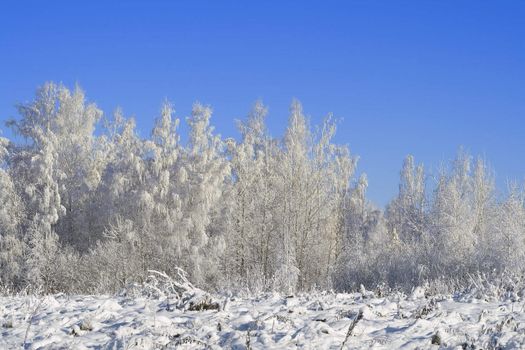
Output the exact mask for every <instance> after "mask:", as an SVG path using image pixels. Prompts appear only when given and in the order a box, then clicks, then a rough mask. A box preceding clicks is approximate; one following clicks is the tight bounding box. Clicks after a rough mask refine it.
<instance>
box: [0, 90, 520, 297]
mask: <svg viewBox="0 0 525 350" xmlns="http://www.w3.org/2000/svg"><path fill="white" fill-rule="evenodd" d="M247 114H248V116H247V117H246V119H245V120H242V121H239V122H238V130H239V132H240V137H239V138H238V139H234V138H222V137H221V136H220V135H218V134H216V133H215V132H214V128H213V126H212V118H211V117H212V110H211V108H210V107H208V106H205V105H201V104H198V103H196V104H195V105H194V106H193V109H192V112H191V115H190V116H189V117H187V118H186V120H185V122H186V123H187V125H188V130H189V132H188V135H185V136H184V137H181V135H180V133H179V130H178V128H179V119H177V118H176V115H175V112H174V109H173V107H172V105H171V104H170V103H169V102H165V103H163V104H162V106H161V108H160V111H159V115H158V118H157V119H156V121H155V124H154V127H153V130H151V134H150V137H148V138H142V137H139V135H138V132H137V130H136V128H135V123H134V120H133V119H132V118H127V117H126V116H125V115H124V114H123V112H122V111H121V110H117V111H116V112H115V113H114V114H113V115H112V116H107V115H106V114H103V113H102V111H101V110H100V109H99V108H98V107H97V106H96V105H95V104H94V103H91V102H88V101H87V99H86V97H85V94H84V92H83V91H82V90H81V89H80V88H79V87H76V88H74V89H68V88H67V87H65V86H63V85H60V84H53V83H48V84H45V85H44V86H42V87H41V88H39V89H38V90H37V92H36V96H35V98H34V100H33V101H32V102H29V103H23V104H20V105H18V116H17V117H16V118H15V119H13V120H10V121H8V122H7V124H6V127H7V128H9V129H10V130H11V131H12V132H11V133H12V135H14V136H13V137H12V138H11V140H9V139H7V138H5V137H1V138H0V284H1V285H3V286H4V288H9V289H10V290H14V291H16V290H21V289H23V288H27V287H37V286H38V287H39V288H42V290H43V291H45V292H46V293H55V292H66V293H84V294H85V293H112V292H115V291H118V290H119V289H121V288H123V287H124V286H126V285H128V284H130V283H141V282H142V281H144V279H145V278H146V276H147V274H148V270H152V269H153V270H157V271H163V272H165V273H166V274H167V275H173V274H176V273H177V271H178V268H182V269H184V270H185V271H186V272H187V273H188V276H189V277H188V278H189V280H191V281H192V282H193V283H194V284H195V285H197V286H199V287H200V288H202V289H205V290H209V291H217V290H234V289H236V290H239V289H245V290H249V291H253V292H259V291H267V290H276V291H281V292H283V293H294V292H297V291H311V290H330V289H333V290H337V291H352V290H356V289H359V288H360V286H361V285H363V286H365V287H366V288H376V287H377V286H379V285H383V286H386V287H388V288H400V289H410V288H412V287H414V286H418V285H422V284H424V283H441V284H443V285H446V286H449V287H450V288H451V289H453V288H456V287H457V286H461V285H462V283H464V281H466V279H467V278H468V276H473V275H481V274H482V275H486V276H490V275H493V274H496V275H501V274H503V273H505V274H511V275H520V274H521V272H522V271H523V268H524V267H525V266H524V265H525V197H524V189H523V187H522V186H520V185H519V184H509V186H508V188H507V189H505V190H504V191H498V190H497V189H496V186H495V181H494V173H493V171H492V170H491V169H490V167H489V166H488V165H487V162H486V161H485V160H484V159H483V158H476V157H472V156H471V155H469V154H468V153H466V152H465V151H462V150H460V151H459V152H458V154H457V156H456V158H455V160H454V161H452V162H450V164H448V165H447V166H443V167H442V169H441V171H440V172H439V173H438V174H428V173H425V169H424V168H423V165H421V164H418V163H417V161H416V160H415V159H414V158H413V157H412V156H410V155H408V156H407V157H406V158H405V159H404V160H402V159H400V179H399V191H398V193H397V195H396V197H395V198H394V199H393V200H392V201H391V202H390V203H389V204H388V205H387V206H386V207H385V208H380V207H377V206H376V205H374V204H373V203H371V202H370V201H369V200H368V199H367V193H366V192H367V187H368V182H367V177H366V175H365V174H360V173H359V172H358V171H357V169H356V167H357V163H358V157H357V156H356V155H354V154H352V153H351V152H350V150H349V148H348V147H347V146H345V145H338V144H335V143H334V141H333V137H334V134H335V132H336V124H337V123H336V121H335V120H334V119H333V118H332V117H327V118H326V119H325V120H324V122H323V123H322V125H318V126H311V125H310V124H309V120H308V118H307V117H306V116H305V114H304V112H303V110H302V107H301V104H300V103H299V102H298V101H293V102H292V103H291V106H290V110H289V115H288V125H287V127H286V131H285V132H284V135H283V136H282V137H274V136H272V135H270V134H269V133H268V131H267V129H266V127H265V119H266V117H267V108H266V107H265V106H264V105H263V104H262V102H257V103H255V105H254V106H253V109H252V110H251V111H250V112H249V113H247ZM4 135H5V134H4ZM181 139H184V140H185V142H182V141H181ZM349 142H350V143H351V140H349Z"/></svg>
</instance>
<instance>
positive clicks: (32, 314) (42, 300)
mask: <svg viewBox="0 0 525 350" xmlns="http://www.w3.org/2000/svg"><path fill="white" fill-rule="evenodd" d="M43 302H44V298H42V299H40V301H39V302H38V305H37V306H36V307H35V309H34V310H33V312H32V313H31V316H29V319H28V321H27V328H26V334H25V336H24V343H23V344H22V346H23V347H24V349H25V348H26V343H27V336H28V335H29V329H30V328H31V323H33V317H35V315H36V313H37V311H38V309H39V308H40V305H42V303H43Z"/></svg>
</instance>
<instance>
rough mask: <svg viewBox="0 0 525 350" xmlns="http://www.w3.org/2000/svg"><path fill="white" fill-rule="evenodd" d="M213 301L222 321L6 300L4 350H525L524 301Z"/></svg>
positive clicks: (151, 304) (133, 302)
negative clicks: (498, 349)
mask: <svg viewBox="0 0 525 350" xmlns="http://www.w3.org/2000/svg"><path fill="white" fill-rule="evenodd" d="M215 298H216V300H219V301H220V304H221V309H220V310H218V311H217V310H206V311H188V310H183V309H177V308H173V307H169V306H168V304H167V302H166V300H158V299H157V300H155V299H148V298H143V297H139V298H130V297H122V296H80V295H79V296H67V295H52V296H45V297H36V296H12V297H0V349H19V348H24V347H25V348H26V349H175V348H177V349H205V348H209V349H222V348H226V349H295V348H302V349H341V348H346V349H417V348H419V349H432V348H435V349H438V348H445V349H456V348H457V349H461V348H466V349H479V348H484V349H487V348H502V349H520V348H525V313H524V307H525V304H524V302H523V301H522V300H519V298H518V300H514V301H510V300H509V301H497V300H485V299H476V298H470V297H466V296H458V295H456V296H452V295H449V296H433V297H430V296H425V295H424V293H422V292H421V290H416V291H415V293H412V295H410V296H408V297H407V296H405V295H403V294H401V293H396V294H391V295H388V296H386V297H378V296H375V295H373V293H368V294H365V295H363V294H362V293H353V294H336V293H313V294H304V295H298V296H284V295H279V294H263V295H260V296H257V297H251V298H247V297H231V296H228V297H225V296H215ZM359 313H361V316H362V317H360V319H359V318H358V315H359ZM356 322H357V323H356ZM353 323H355V326H354V328H353V329H352V330H351V332H350V334H349V336H348V337H347V334H348V330H349V327H350V326H351V325H352V324H353ZM346 337H347V339H346V341H345V338H346ZM437 338H439V339H437ZM432 342H434V343H435V342H439V343H440V345H437V344H432ZM343 343H344V345H343Z"/></svg>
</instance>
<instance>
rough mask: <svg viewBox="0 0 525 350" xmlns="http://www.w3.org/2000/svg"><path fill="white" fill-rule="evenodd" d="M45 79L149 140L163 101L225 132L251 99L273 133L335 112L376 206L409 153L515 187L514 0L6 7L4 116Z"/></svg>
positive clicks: (523, 27)
mask: <svg viewBox="0 0 525 350" xmlns="http://www.w3.org/2000/svg"><path fill="white" fill-rule="evenodd" d="M73 3H75V4H73ZM50 80H52V81H57V82H63V83H65V84H66V85H69V86H70V87H71V86H73V85H74V84H75V83H76V82H78V83H79V84H80V85H81V86H82V87H83V88H84V90H85V91H86V93H87V96H88V99H89V100H90V101H94V102H96V103H97V104H98V105H99V106H100V107H101V108H102V109H103V110H104V111H105V113H107V114H108V113H112V111H113V110H114V108H115V107H116V106H121V107H122V108H123V109H124V112H125V114H126V115H134V116H135V117H136V119H137V124H138V128H139V130H140V133H141V134H142V135H144V136H145V135H148V134H149V130H150V128H151V126H152V123H153V120H154V118H155V117H156V116H157V115H158V111H159V108H160V104H161V102H162V100H163V99H164V98H168V99H169V100H171V101H172V102H173V103H174V105H175V108H176V110H177V115H178V117H181V118H183V117H185V116H187V115H188V113H189V111H190V109H191V105H192V103H193V102H194V101H195V100H199V101H201V102H203V103H206V104H210V105H212V107H213V109H214V111H215V113H214V117H213V124H214V125H215V126H216V129H217V130H218V132H219V133H221V134H222V135H223V136H237V133H236V130H235V123H234V119H239V118H243V117H244V116H245V115H246V114H247V113H248V111H249V110H250V108H251V106H252V104H253V102H254V101H255V100H256V99H259V98H261V99H262V100H263V101H264V102H265V103H266V104H267V105H268V106H269V108H270V115H269V117H268V119H267V120H268V126H269V129H270V131H271V133H272V134H273V135H275V136H278V135H280V134H282V132H283V130H284V128H285V125H286V119H287V113H288V105H289V103H290V101H291V100H292V98H294V97H296V98H298V99H300V100H301V101H302V102H303V105H304V108H305V111H306V113H307V114H308V115H309V116H310V118H311V123H312V124H317V123H319V122H320V121H321V120H322V118H323V117H324V116H325V115H326V114H327V113H328V112H333V113H334V115H335V116H336V117H339V118H343V120H342V121H341V122H340V124H339V128H338V135H337V137H336V140H337V142H339V143H345V144H348V145H349V146H350V149H351V151H352V152H353V153H354V154H357V155H359V156H360V162H359V167H358V171H359V172H363V171H364V172H366V173H367V174H368V176H369V183H370V187H369V197H370V198H371V199H372V200H373V201H375V202H376V203H378V204H381V205H382V204H385V203H386V202H387V201H388V200H389V199H390V198H392V197H393V196H394V195H395V193H396V191H397V183H398V174H399V169H400V167H401V163H402V160H403V157H404V156H405V155H406V154H409V153H410V154H413V155H414V156H415V157H416V161H420V162H423V163H424V164H425V166H426V167H427V168H428V169H429V170H431V171H434V172H435V171H436V170H437V169H438V168H439V166H440V164H441V163H442V162H446V161H449V160H450V159H452V158H453V157H454V155H455V153H456V151H457V149H458V147H459V146H460V145H463V146H465V147H466V148H467V150H469V151H470V152H472V153H474V154H480V155H483V156H484V157H486V158H487V159H488V160H489V161H490V163H491V164H492V166H493V168H494V169H495V171H496V176H497V180H498V185H499V186H500V188H502V189H504V188H505V183H506V181H507V180H510V179H515V180H520V181H521V180H523V179H524V178H525V161H524V160H525V156H524V151H525V137H524V134H525V1H482V0H478V1H340V2H336V1H317V2H311V1H257V2H255V1H235V2H234V1H125V2H124V1H121V2H118V1H113V2H110V1H83V2H82V3H81V2H80V1H79V2H72V1H34V2H29V1H9V0H8V1H2V2H1V4H0V121H1V122H2V123H3V121H5V120H6V119H8V118H10V117H14V116H16V110H15V108H14V105H15V104H16V103H17V102H24V101H28V100H31V99H32V98H33V95H34V91H35V88H36V87H37V86H39V85H41V84H42V83H44V82H45V81H50ZM2 129H4V135H8V136H9V135H10V134H9V132H8V131H5V128H4V127H3V126H2Z"/></svg>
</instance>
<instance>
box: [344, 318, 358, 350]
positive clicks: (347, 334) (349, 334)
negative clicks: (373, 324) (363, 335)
mask: <svg viewBox="0 0 525 350" xmlns="http://www.w3.org/2000/svg"><path fill="white" fill-rule="evenodd" d="M362 318H363V310H359V313H358V314H357V316H356V317H355V318H354V320H353V321H352V323H351V324H350V326H349V327H348V331H347V332H346V337H345V340H343V343H342V344H341V350H343V349H344V347H345V344H346V341H347V340H348V338H350V336H351V335H352V331H353V330H354V328H355V326H356V325H357V322H359V321H361V319H362Z"/></svg>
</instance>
